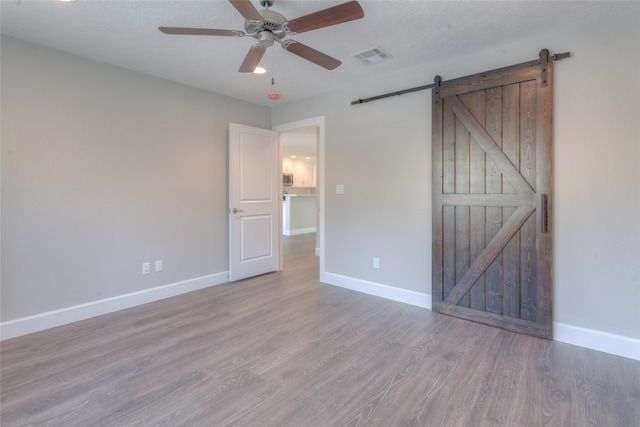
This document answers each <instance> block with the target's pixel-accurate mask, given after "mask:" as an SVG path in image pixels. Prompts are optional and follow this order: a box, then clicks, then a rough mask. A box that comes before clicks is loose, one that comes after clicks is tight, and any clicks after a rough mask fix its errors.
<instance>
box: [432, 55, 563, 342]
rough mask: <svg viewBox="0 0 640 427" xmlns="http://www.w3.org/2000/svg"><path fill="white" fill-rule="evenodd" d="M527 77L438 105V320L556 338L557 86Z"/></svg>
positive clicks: (467, 87) (486, 84)
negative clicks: (551, 218)
mask: <svg viewBox="0 0 640 427" xmlns="http://www.w3.org/2000/svg"><path fill="white" fill-rule="evenodd" d="M551 71H552V70H551V67H548V75H547V82H548V84H547V86H546V87H543V86H542V85H541V81H540V75H541V74H540V72H539V70H535V69H533V70H532V69H524V70H518V71H517V72H516V71H508V72H505V73H504V75H503V76H501V75H499V74H495V75H492V76H490V77H487V78H478V79H476V80H471V81H465V82H463V83H459V84H451V85H449V86H443V88H442V90H441V91H440V96H439V99H438V102H435V101H436V97H435V96H434V103H433V121H432V122H433V133H432V136H433V148H432V161H433V162H434V164H433V171H434V174H433V186H432V188H433V216H432V218H433V293H432V306H433V310H434V311H435V312H441V313H445V314H451V315H456V316H459V317H462V318H465V319H469V320H475V321H479V322H483V323H487V324H490V325H495V326H499V327H502V328H506V329H511V330H515V331H519V332H524V333H530V334H533V335H536V336H541V337H546V338H550V337H551V265H550V264H551V234H550V233H549V232H545V230H544V229H543V227H542V225H543V222H542V219H541V218H542V215H543V214H544V215H547V217H548V215H549V212H546V213H545V212H542V203H541V202H540V200H541V197H542V195H545V196H544V197H545V198H546V199H545V200H548V201H550V200H552V196H551V167H550V162H551V151H552V150H551V114H552V97H551V96H552V84H551V83H552V80H551V77H550V76H551Z"/></svg>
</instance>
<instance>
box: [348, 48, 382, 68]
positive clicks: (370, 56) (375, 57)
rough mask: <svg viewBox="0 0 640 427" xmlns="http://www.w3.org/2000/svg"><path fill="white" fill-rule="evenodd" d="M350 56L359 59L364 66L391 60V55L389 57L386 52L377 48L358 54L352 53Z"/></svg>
mask: <svg viewBox="0 0 640 427" xmlns="http://www.w3.org/2000/svg"><path fill="white" fill-rule="evenodd" d="M351 56H353V57H354V58H357V59H359V60H360V61H361V62H363V63H365V64H374V63H376V62H380V61H384V60H385V59H389V58H391V55H389V54H388V53H387V52H385V51H384V50H382V49H380V48H379V47H374V48H371V49H367V50H365V51H362V52H359V53H354V54H353V55H351Z"/></svg>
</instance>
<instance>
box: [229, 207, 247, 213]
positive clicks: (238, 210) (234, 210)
mask: <svg viewBox="0 0 640 427" xmlns="http://www.w3.org/2000/svg"><path fill="white" fill-rule="evenodd" d="M229 212H233V213H238V212H244V211H243V210H242V209H238V208H233V209H229Z"/></svg>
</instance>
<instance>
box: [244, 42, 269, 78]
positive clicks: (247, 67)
mask: <svg viewBox="0 0 640 427" xmlns="http://www.w3.org/2000/svg"><path fill="white" fill-rule="evenodd" d="M266 51H267V48H266V47H263V46H260V45H259V44H254V45H253V46H251V49H249V52H248V53H247V56H245V57H244V61H242V65H240V69H239V70H238V72H240V73H253V70H255V69H256V67H257V66H258V64H260V60H261V59H262V56H263V55H264V53H265V52H266Z"/></svg>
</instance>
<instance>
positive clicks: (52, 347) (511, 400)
mask: <svg viewBox="0 0 640 427" xmlns="http://www.w3.org/2000/svg"><path fill="white" fill-rule="evenodd" d="M314 249H315V234H308V235H300V236H289V237H285V270H284V271H281V272H276V273H271V274H267V275H263V276H259V277H254V278H250V279H246V280H243V281H239V282H236V283H231V284H224V285H219V286H215V287H212V288H208V289H203V290H200V291H196V292H192V293H189V294H185V295H181V296H178V297H174V298H169V299H166V300H162V301H157V302H154V303H150V304H146V305H143V306H139V307H135V308H131V309H128V310H123V311H120V312H117V313H111V314H108V315H105V316H100V317H97V318H93V319H88V320H85V321H82V322H77V323H75V324H70V325H66V326H62V327H59V328H54V329H50V330H47V331H43V332H39V333H35V334H31V335H27V336H23V337H19V338H14V339H10V340H6V341H3V342H2V344H1V346H0V351H1V353H0V357H1V359H0V387H1V399H0V405H1V406H0V424H1V425H2V426H3V427H5V426H23V425H34V426H45V425H51V426H88V425H96V426H118V427H120V426H134V425H135V426H189V427H193V426H242V427H247V426H249V427H251V426H261V427H262V426H267V427H269V426H278V427H280V426H292V427H305V426H310V427H313V426H385V427H387V426H459V425H473V426H538V425H559V426H560V425H561V426H564V425H569V426H583V425H594V426H625V427H628V426H638V425H640V422H639V421H638V420H640V362H638V361H634V360H631V359H625V358H621V357H617V356H612V355H609V354H605V353H600V352H596V351H592V350H588V349H584V348H579V347H574V346H571V345H566V344H561V343H554V342H551V341H547V340H542V339H539V338H535V337H531V336H526V335H520V334H517V333H513V332H509V331H505V330H501V329H496V328H491V327H489V326H486V325H481V324H476V323H471V322H467V321H464V320H461V319H456V318H453V317H449V316H443V315H437V314H434V313H431V311H429V310H425V309H421V308H419V307H415V306H411V305H406V304H402V303H398V302H394V301H388V300H384V299H382V298H378V297H374V296H370V295H366V294H362V293H357V292H353V291H350V290H347V289H343V288H339V287H334V286H330V285H326V284H322V283H319V282H318V259H317V257H315V256H314Z"/></svg>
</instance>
